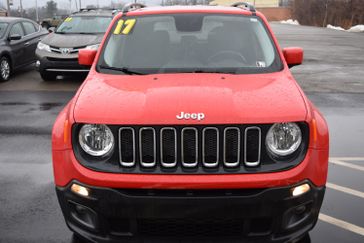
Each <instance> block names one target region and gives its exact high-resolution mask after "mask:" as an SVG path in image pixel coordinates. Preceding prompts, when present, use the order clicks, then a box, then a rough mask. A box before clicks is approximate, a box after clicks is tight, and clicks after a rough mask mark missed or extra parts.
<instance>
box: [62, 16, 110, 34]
mask: <svg viewBox="0 0 364 243" xmlns="http://www.w3.org/2000/svg"><path fill="white" fill-rule="evenodd" d="M111 20H112V17H100V16H71V17H68V18H66V19H65V20H64V21H63V23H62V24H61V25H60V26H59V27H58V28H57V31H56V33H59V34H68V33H69V34H97V33H105V32H106V29H107V27H108V26H109V24H110V22H111Z"/></svg>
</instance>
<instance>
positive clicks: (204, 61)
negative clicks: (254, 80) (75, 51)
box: [98, 14, 282, 74]
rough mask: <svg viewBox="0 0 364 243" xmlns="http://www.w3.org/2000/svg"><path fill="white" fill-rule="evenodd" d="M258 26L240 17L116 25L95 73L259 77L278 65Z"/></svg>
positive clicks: (145, 19)
mask: <svg viewBox="0 0 364 243" xmlns="http://www.w3.org/2000/svg"><path fill="white" fill-rule="evenodd" d="M272 43H273V42H272V40H271V38H270V37H269V35H268V34H267V31H266V29H265V27H264V25H263V24H262V22H261V21H260V20H259V19H258V18H257V17H252V16H241V15H212V14H176V15H154V16H150V15H149V16H141V17H128V18H124V19H121V20H119V21H117V23H116V24H115V26H114V27H113V29H112V32H111V34H110V35H109V37H108V40H107V42H106V44H105V45H104V50H103V52H102V55H101V58H100V59H99V63H98V64H99V66H98V70H99V71H101V72H106V73H117V72H123V73H125V74H151V73H179V72H201V73H203V72H221V73H263V72H272V71H278V70H280V69H281V67H282V65H281V62H280V59H279V58H278V55H277V52H276V49H275V48H274V46H273V44H272Z"/></svg>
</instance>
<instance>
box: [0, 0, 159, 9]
mask: <svg viewBox="0 0 364 243" xmlns="http://www.w3.org/2000/svg"><path fill="white" fill-rule="evenodd" d="M35 1H36V0H22V2H23V8H32V7H35ZM37 1H38V7H41V6H44V5H45V4H46V2H47V1H49V0H37ZM54 1H55V2H57V5H58V8H63V9H69V8H70V0H54ZM75 1H76V0H71V3H72V8H73V10H75V9H76V4H75ZM79 1H80V0H77V4H78V3H79ZM130 1H131V0H130ZM130 1H129V0H81V3H82V7H86V5H91V4H93V5H97V3H98V4H99V5H100V7H101V6H103V5H109V4H110V3H111V2H114V3H118V2H122V3H127V2H130ZM142 2H144V3H146V4H147V5H158V4H160V2H161V0H142ZM0 3H1V5H2V7H5V8H6V0H0ZM13 3H14V5H13V6H12V7H11V8H12V9H17V8H18V7H19V3H20V0H13Z"/></svg>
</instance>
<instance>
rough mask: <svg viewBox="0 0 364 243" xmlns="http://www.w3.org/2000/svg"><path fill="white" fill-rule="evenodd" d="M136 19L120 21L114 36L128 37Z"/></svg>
mask: <svg viewBox="0 0 364 243" xmlns="http://www.w3.org/2000/svg"><path fill="white" fill-rule="evenodd" d="M135 22H136V19H127V20H125V21H124V20H123V19H120V20H119V21H118V24H117V25H116V28H115V30H114V35H128V34H129V33H130V32H131V31H132V30H133V28H134V25H135Z"/></svg>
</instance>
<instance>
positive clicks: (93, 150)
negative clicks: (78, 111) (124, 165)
mask: <svg viewBox="0 0 364 243" xmlns="http://www.w3.org/2000/svg"><path fill="white" fill-rule="evenodd" d="M78 141H79V143H80V146H81V148H82V149H83V151H85V152H86V153H88V154H89V155H92V156H103V155H106V154H108V153H109V152H110V151H111V150H112V149H113V148H114V135H113V134H112V132H111V130H110V128H109V127H108V126H106V125H98V124H86V125H83V126H82V128H81V130H80V133H79V134H78Z"/></svg>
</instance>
